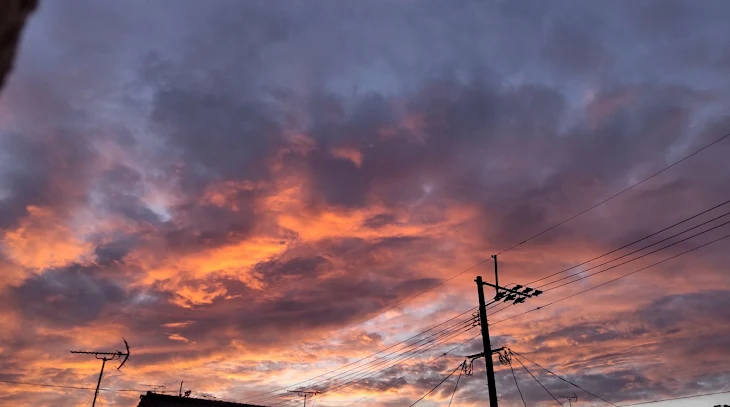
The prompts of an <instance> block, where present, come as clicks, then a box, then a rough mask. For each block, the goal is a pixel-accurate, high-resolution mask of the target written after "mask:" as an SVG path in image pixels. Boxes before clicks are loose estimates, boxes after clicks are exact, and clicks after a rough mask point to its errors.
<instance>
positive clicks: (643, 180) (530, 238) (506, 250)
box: [254, 133, 730, 397]
mask: <svg viewBox="0 0 730 407" xmlns="http://www.w3.org/2000/svg"><path fill="white" fill-rule="evenodd" d="M728 137H730V133H728V134H726V135H724V136H722V137H720V138H719V139H717V140H715V141H713V142H711V143H710V144H707V145H705V146H704V147H702V148H700V149H698V150H696V151H694V152H693V153H691V154H689V155H687V156H685V157H684V158H682V159H680V160H678V161H675V162H674V163H672V164H670V165H669V166H667V167H665V168H663V169H661V170H660V171H657V172H655V173H654V174H652V175H650V176H648V177H646V178H644V179H642V180H641V181H639V182H636V183H634V184H632V185H631V186H629V187H627V188H625V189H623V190H622V191H620V192H618V193H616V194H614V195H612V196H610V197H608V198H606V199H604V200H602V201H601V202H599V203H597V204H595V205H593V206H592V207H590V208H587V209H585V210H583V211H581V212H579V213H578V214H576V215H573V216H571V217H569V218H567V219H565V220H563V221H562V222H560V223H558V224H556V225H554V226H552V227H550V228H548V229H546V230H544V231H542V232H540V233H538V234H536V235H533V236H531V237H529V238H527V239H525V240H523V241H521V242H520V243H517V244H515V245H513V246H511V247H508V248H507V249H504V250H502V251H500V252H498V253H497V255H499V254H502V253H505V252H508V251H510V250H512V249H514V248H516V247H519V246H521V245H523V244H525V243H527V242H528V241H530V240H533V239H535V238H537V237H539V236H541V235H543V234H545V233H547V232H549V231H551V230H553V229H555V228H557V227H559V226H561V225H563V224H565V223H567V222H569V221H571V220H573V219H575V218H577V217H578V216H581V215H583V214H584V213H587V212H588V211H590V210H592V209H595V208H596V207H598V206H600V205H602V204H604V203H606V202H608V201H610V200H612V199H614V198H616V197H618V196H619V195H621V194H623V193H625V192H627V191H629V190H631V189H633V188H635V187H636V186H638V185H640V184H642V183H644V182H646V181H648V180H649V179H651V178H654V177H656V176H657V175H659V174H661V173H663V172H665V171H667V170H668V169H670V168H672V167H674V166H676V165H678V164H679V163H681V162H683V161H685V160H687V159H689V158H690V157H693V156H694V155H696V154H698V153H700V152H701V151H703V150H705V149H707V148H709V147H711V146H713V145H715V144H717V143H719V142H720V141H722V140H724V139H725V138H728ZM657 233H659V232H657ZM617 250H620V249H617ZM489 260H490V259H489V258H487V259H484V260H482V261H480V262H477V263H476V264H474V265H473V266H470V267H468V268H466V269H464V270H462V271H460V272H458V273H456V274H454V275H452V276H451V277H449V278H447V279H446V280H443V281H441V282H439V283H438V284H436V285H434V286H432V287H430V288H428V289H426V290H424V291H421V292H419V293H417V294H415V295H413V296H410V297H408V298H406V299H404V300H402V301H399V302H398V303H396V304H394V305H392V306H390V307H388V308H386V309H384V310H382V311H380V312H378V313H376V314H375V315H373V316H371V317H368V318H366V319H363V320H361V321H359V322H357V323H355V324H352V325H349V326H347V327H345V328H342V329H340V330H338V331H336V332H334V333H333V334H330V335H328V336H326V337H324V338H322V339H320V340H319V341H318V342H315V343H321V342H323V341H325V340H327V339H329V338H332V337H333V336H335V335H337V334H339V333H341V332H343V331H345V330H348V329H351V328H354V327H356V326H358V325H361V324H363V323H365V322H368V321H370V320H373V319H375V318H377V317H378V316H380V315H382V314H384V313H385V312H387V311H390V310H392V309H394V308H397V307H399V306H400V305H403V304H404V303H406V302H408V301H411V300H413V299H415V298H418V297H420V296H421V295H423V294H425V293H427V292H430V291H432V290H434V289H436V288H437V287H440V286H441V285H443V284H445V283H447V282H449V281H451V280H453V279H455V278H456V277H459V276H461V275H462V274H464V273H466V272H468V271H470V270H472V269H474V268H476V267H478V266H480V265H482V264H484V263H486V262H487V261H489ZM590 261H592V260H590ZM578 266H580V265H577V266H575V267H578ZM556 274H557V273H556ZM546 278H547V277H546ZM538 281H539V280H538ZM499 311H502V310H499ZM499 311H497V312H499ZM499 322H501V321H499ZM290 387H291V386H290ZM286 388H288V387H286ZM286 388H283V389H286ZM283 389H278V390H274V391H271V392H267V393H262V394H261V395H263V394H270V393H273V392H276V391H280V390H283ZM257 396H258V395H257ZM257 396H254V397H257Z"/></svg>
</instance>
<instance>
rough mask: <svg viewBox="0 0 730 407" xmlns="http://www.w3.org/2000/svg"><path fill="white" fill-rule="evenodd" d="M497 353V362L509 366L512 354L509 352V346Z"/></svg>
mask: <svg viewBox="0 0 730 407" xmlns="http://www.w3.org/2000/svg"><path fill="white" fill-rule="evenodd" d="M497 355H499V363H501V364H502V365H504V366H511V365H512V354H511V352H510V350H509V348H507V349H505V350H504V351H502V352H500V353H498V354H497Z"/></svg>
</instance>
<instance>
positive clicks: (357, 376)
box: [259, 320, 473, 402]
mask: <svg viewBox="0 0 730 407" xmlns="http://www.w3.org/2000/svg"><path fill="white" fill-rule="evenodd" d="M466 322H468V323H469V324H468V325H471V322H470V321H469V320H468V321H466ZM468 325H465V324H464V323H463V322H459V323H457V324H456V325H453V326H451V327H449V328H446V329H444V330H441V331H439V332H437V333H435V334H432V335H430V336H427V337H425V338H422V339H421V340H419V341H417V342H415V343H412V344H409V345H408V346H407V347H405V348H403V349H401V350H399V351H396V352H391V353H390V354H386V355H383V356H382V357H380V358H378V359H382V358H385V359H384V360H382V361H380V362H377V363H376V364H375V365H372V366H368V365H367V364H366V365H363V366H360V367H357V368H354V369H350V370H349V371H346V372H344V373H345V374H344V375H336V376H333V377H331V378H327V379H323V380H320V381H317V382H314V383H311V384H310V385H309V386H310V387H312V386H320V390H322V391H325V390H326V391H327V392H333V391H337V390H342V389H344V388H346V387H349V386H351V385H353V384H356V383H359V382H362V381H363V380H366V379H368V378H370V377H372V376H374V375H376V374H378V373H379V372H382V371H385V370H387V369H390V368H392V367H395V366H397V365H399V364H401V363H403V362H405V361H406V360H408V359H411V358H413V357H415V356H418V355H420V354H422V353H424V352H426V351H428V350H430V349H433V348H434V347H436V346H438V345H440V344H442V343H445V342H447V341H448V340H450V339H451V338H453V337H456V336H458V335H460V334H461V333H463V332H466V331H465V330H464V328H466V327H467V326H468ZM472 328H473V326H472V327H471V328H469V329H472ZM469 329H466V330H467V331H468V330H469ZM429 338H431V339H430V340H429V341H426V340H427V339H429ZM423 341H426V342H423ZM419 342H423V343H421V344H419ZM424 346H427V348H425V349H421V348H423V347H424ZM409 348H411V349H409ZM397 352H403V353H401V354H400V355H396V356H392V357H389V358H388V357H387V356H389V355H393V354H395V353H397ZM378 359H376V360H374V361H372V362H369V363H374V362H376V361H377V360H378ZM399 359H400V360H399ZM393 361H395V362H396V363H394V364H390V365H388V364H389V363H391V362H393ZM384 365H385V366H384ZM381 366H384V367H381ZM358 369H360V370H359V371H358ZM338 376H339V377H338ZM346 377H347V378H348V380H346V381H345V382H341V383H333V386H331V387H330V388H327V386H324V387H322V384H323V383H326V382H327V381H333V380H335V379H338V378H339V379H340V380H342V379H344V378H346ZM275 397H277V396H272V397H268V398H263V399H259V402H260V401H263V400H267V399H271V398H275Z"/></svg>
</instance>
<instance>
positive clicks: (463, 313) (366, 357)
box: [242, 307, 477, 402]
mask: <svg viewBox="0 0 730 407" xmlns="http://www.w3.org/2000/svg"><path fill="white" fill-rule="evenodd" d="M476 308H477V307H472V308H470V309H468V310H466V311H464V312H462V313H460V314H458V315H456V316H454V317H452V318H449V319H447V320H445V321H443V322H441V323H439V324H437V325H435V326H432V327H431V328H429V329H427V330H425V331H422V332H419V333H417V334H415V335H413V336H411V337H410V338H407V339H404V340H403V341H400V342H398V343H395V344H393V345H391V346H388V347H387V348H384V349H381V350H379V351H378V352H375V353H373V354H370V355H368V356H365V357H363V358H361V359H358V360H356V361H354V362H350V363H348V364H346V365H343V366H340V367H338V368H336V369H333V370H330V371H328V372H326V373H322V374H319V375H317V376H314V377H311V378H309V379H307V380H303V381H300V382H297V383H294V384H291V385H288V386H285V387H281V388H277V389H275V390H271V391H267V392H265V393H260V394H256V395H254V396H251V397H248V398H245V399H243V400H242V401H246V402H248V401H254V400H259V399H260V397H261V396H266V395H269V394H272V393H276V392H279V391H282V390H287V389H289V388H291V387H294V386H299V385H302V384H305V383H308V382H310V381H312V380H314V379H318V378H320V377H324V376H327V375H329V374H331V373H334V372H337V371H339V370H342V369H344V368H346V367H349V366H352V365H355V364H357V363H360V362H362V361H365V360H367V359H369V358H371V357H373V356H375V355H378V354H380V353H382V352H385V351H387V350H390V349H393V348H395V347H397V346H399V345H401V344H404V343H405V342H407V341H409V340H411V339H415V338H417V337H419V336H421V335H423V334H424V333H426V332H429V331H431V330H433V329H435V328H438V327H439V326H442V325H444V324H446V323H449V322H451V321H453V320H454V319H456V318H459V317H461V316H462V315H465V314H467V313H469V312H472V311H474V310H475V309H476Z"/></svg>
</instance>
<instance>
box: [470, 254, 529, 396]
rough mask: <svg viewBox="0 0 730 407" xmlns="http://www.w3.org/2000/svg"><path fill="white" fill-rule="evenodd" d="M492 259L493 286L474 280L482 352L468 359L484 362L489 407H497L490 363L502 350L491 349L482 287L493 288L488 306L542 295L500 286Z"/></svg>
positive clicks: (480, 278) (492, 368) (495, 389)
mask: <svg viewBox="0 0 730 407" xmlns="http://www.w3.org/2000/svg"><path fill="white" fill-rule="evenodd" d="M492 258H493V259H494V284H490V283H486V282H484V281H483V280H482V276H477V278H476V280H474V281H475V282H476V283H477V294H478V295H479V324H480V325H481V327H482V346H483V347H484V352H483V353H480V354H477V355H472V356H469V357H470V358H472V359H476V358H479V357H484V362H485V364H486V368H487V386H488V390H489V406H490V407H498V404H497V403H498V400H497V387H496V383H495V380H494V363H493V362H492V355H493V354H494V353H498V352H499V351H501V350H502V349H503V348H499V349H492V343H491V340H490V338H489V323H488V322H487V303H486V301H485V299H484V286H485V285H488V286H490V287H494V290H495V292H496V293H495V295H494V301H492V302H490V304H493V303H495V302H497V301H500V300H501V299H503V298H505V300H504V301H505V302H506V301H514V304H519V303H522V302H525V299H526V298H529V297H537V296H538V295H540V294H542V291H540V290H535V289H532V288H529V287H526V288H525V290H524V291H522V292H520V291H517V290H519V289H521V288H522V287H523V286H521V285H516V286H514V287H513V288H506V287H502V286H500V285H499V272H498V269H497V255H496V254H495V255H493V256H492Z"/></svg>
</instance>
